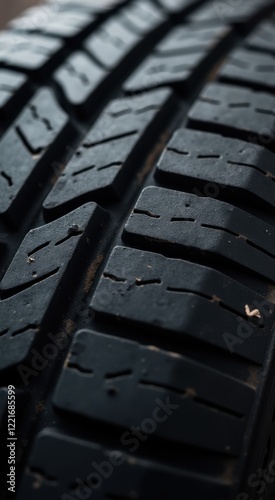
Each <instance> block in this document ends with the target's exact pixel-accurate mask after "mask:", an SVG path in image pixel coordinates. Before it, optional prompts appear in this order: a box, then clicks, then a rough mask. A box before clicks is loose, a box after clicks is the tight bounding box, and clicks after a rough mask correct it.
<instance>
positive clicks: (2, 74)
mask: <svg viewBox="0 0 275 500" xmlns="http://www.w3.org/2000/svg"><path fill="white" fill-rule="evenodd" d="M28 94H29V92H28V80H27V77H26V75H24V74H20V73H15V72H14V71H9V70H5V69H1V70H0V112H1V115H2V116H3V115H4V116H5V115H6V116H8V115H7V114H8V113H9V111H10V109H11V108H12V107H14V106H16V104H17V103H20V101H21V100H23V99H26V98H27V97H28Z"/></svg>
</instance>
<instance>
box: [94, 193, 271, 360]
mask: <svg viewBox="0 0 275 500" xmlns="http://www.w3.org/2000/svg"><path fill="white" fill-rule="evenodd" d="M161 200H162V203H163V204H164V203H165V202H166V201H167V199H166V198H165V197H164V196H163V197H162V198H161ZM171 206H173V205H171ZM143 224H144V225H145V226H146V222H143ZM150 227H151V233H152V236H153V235H154V234H155V231H154V229H153V227H152V226H150ZM144 232H145V231H144ZM165 236H166V235H164V237H165ZM101 297H108V300H107V299H106V300H104V306H103V303H102V300H101ZM256 301H258V302H259V303H261V302H262V298H261V297H260V296H258V295H257V294H255V293H254V292H252V291H251V290H250V289H248V288H246V287H245V286H243V285H241V284H240V283H237V282H236V281H234V280H232V279H230V278H228V277H227V276H225V275H223V274H222V273H220V272H218V271H215V270H213V269H209V268H207V267H205V266H202V265H199V264H194V263H191V262H187V261H180V260H177V259H170V258H167V257H163V256H162V255H158V254H154V253H150V252H144V251H141V250H135V249H130V248H125V247H117V248H115V250H114V251H113V253H112V255H111V257H110V259H109V262H108V264H107V266H106V268H105V270H104V273H103V276H102V277H101V279H100V282H99V285H98V287H97V289H96V292H95V295H94V298H93V300H92V304H91V307H92V308H93V310H94V311H95V312H96V313H97V314H98V315H100V316H102V315H103V316H106V317H107V318H108V317H110V318H111V319H112V320H124V321H127V322H128V323H129V322H130V324H136V325H140V324H142V325H147V327H149V326H150V327H151V328H152V327H157V328H158V334H159V333H160V332H159V330H160V329H161V330H164V333H163V335H166V332H167V330H168V331H169V332H173V333H174V340H175V337H178V338H179V339H180V342H181V345H182V343H183V342H184V339H186V336H187V338H188V337H189V338H190V337H191V338H193V339H197V340H199V341H202V342H205V343H208V344H211V345H215V346H217V347H220V348H221V349H223V350H225V351H227V352H229V351H228V345H227V343H226V342H225V338H224V335H223V333H224V332H226V333H228V334H229V335H233V336H234V335H236V329H237V328H238V325H239V324H241V325H243V327H244V329H245V328H246V327H247V328H248V329H249V328H250V326H249V325H248V322H247V320H246V316H245V315H244V307H245V305H246V304H250V305H251V306H250V307H253V306H252V305H253V304H254V308H255V307H256V306H255V303H256ZM198 311H200V314H199V315H198ZM272 316H273V315H269V317H267V318H265V319H264V327H265V329H263V328H261V327H260V325H259V324H258V325H257V324H255V325H254V324H253V334H252V335H251V336H250V337H249V338H247V339H246V340H245V342H238V343H236V345H235V346H234V351H235V352H236V353H237V354H239V355H241V356H243V357H244V358H246V359H248V360H250V361H253V362H256V363H262V362H263V360H264V356H265V353H266V349H267V342H268V339H269V335H270V331H268V330H270V328H271V326H272V321H273V319H272ZM202 318H203V319H202ZM174 340H173V338H172V342H171V349H172V348H173V342H174Z"/></svg>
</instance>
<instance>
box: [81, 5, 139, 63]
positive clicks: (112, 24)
mask: <svg viewBox="0 0 275 500" xmlns="http://www.w3.org/2000/svg"><path fill="white" fill-rule="evenodd" d="M140 40H141V36H140V35H139V34H138V33H136V32H134V31H133V30H131V29H130V28H129V27H127V24H125V21H124V18H123V17H122V16H121V15H117V16H115V17H113V18H111V19H110V20H108V21H107V22H105V23H104V24H103V25H102V26H101V27H100V28H99V29H97V30H96V32H95V33H94V34H92V35H91V36H90V37H89V38H87V40H86V42H85V48H86V50H87V51H88V52H89V53H90V54H91V56H92V57H93V58H94V59H96V60H97V61H98V62H99V63H100V64H101V65H102V66H104V67H105V68H107V69H112V68H115V67H116V66H117V65H118V64H119V63H120V62H121V61H122V60H123V59H124V57H125V56H126V55H127V53H129V52H130V51H131V50H132V49H133V48H134V46H135V45H137V43H138V42H139V41H140Z"/></svg>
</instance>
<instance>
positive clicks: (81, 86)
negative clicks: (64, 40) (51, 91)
mask: <svg viewBox="0 0 275 500" xmlns="http://www.w3.org/2000/svg"><path fill="white" fill-rule="evenodd" d="M105 77H106V71H105V70H104V69H103V68H101V67H100V66H98V65H97V64H96V63H95V62H94V61H92V60H91V59H90V57H89V56H87V55H86V54H85V53H84V52H74V53H73V55H72V56H70V57H69V58H68V59H67V60H66V62H65V63H64V64H63V65H61V66H60V67H59V68H58V70H57V71H56V72H55V73H54V77H53V78H54V81H55V82H56V83H57V84H58V86H59V87H60V88H61V90H62V92H63V93H64V95H65V97H66V99H67V100H68V102H69V103H70V104H71V105H72V106H74V107H75V108H76V110H77V111H78V112H81V113H82V114H89V113H90V109H87V106H88V104H90V100H91V99H92V97H93V98H94V100H95V101H96V99H98V97H99V96H100V93H101V90H102V82H103V81H104V79H105Z"/></svg>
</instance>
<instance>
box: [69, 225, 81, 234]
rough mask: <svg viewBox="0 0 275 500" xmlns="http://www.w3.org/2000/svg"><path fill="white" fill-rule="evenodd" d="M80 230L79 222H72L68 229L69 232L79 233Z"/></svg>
mask: <svg viewBox="0 0 275 500" xmlns="http://www.w3.org/2000/svg"><path fill="white" fill-rule="evenodd" d="M78 231H80V227H79V226H78V225H77V224H72V225H71V226H70V227H69V229H68V234H77V233H78Z"/></svg>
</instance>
